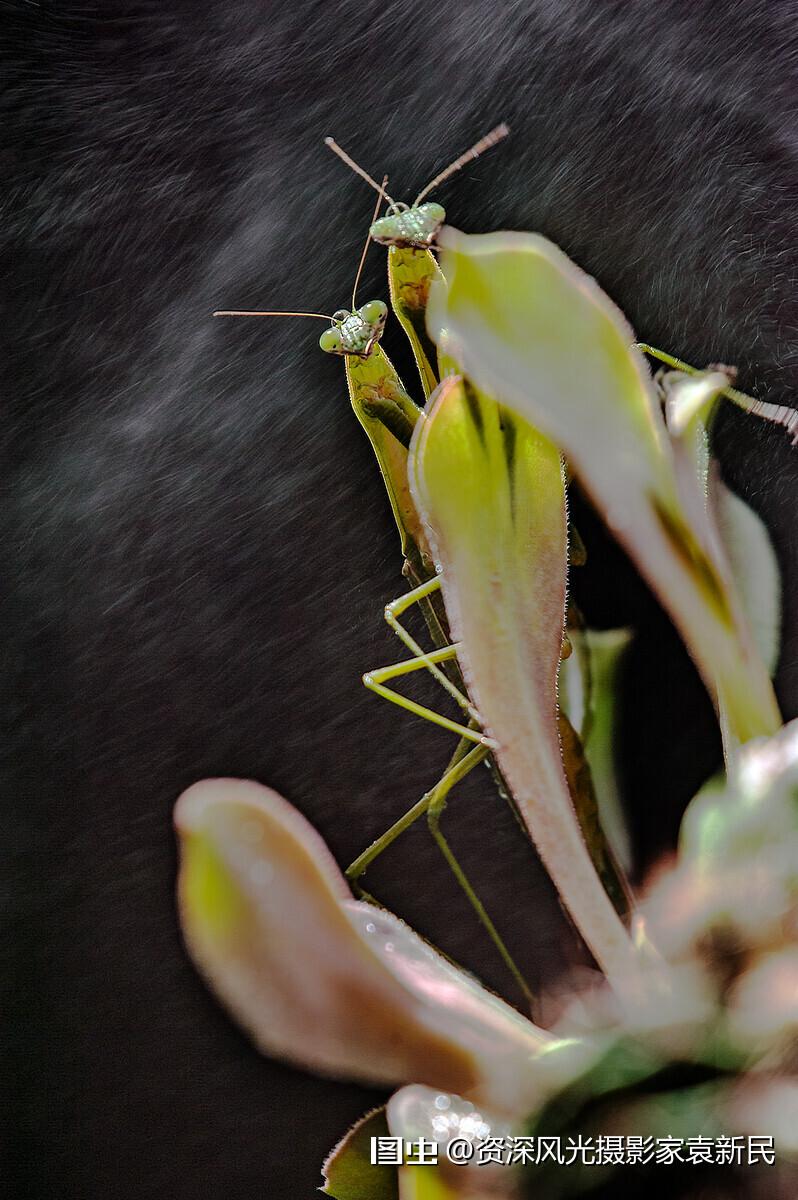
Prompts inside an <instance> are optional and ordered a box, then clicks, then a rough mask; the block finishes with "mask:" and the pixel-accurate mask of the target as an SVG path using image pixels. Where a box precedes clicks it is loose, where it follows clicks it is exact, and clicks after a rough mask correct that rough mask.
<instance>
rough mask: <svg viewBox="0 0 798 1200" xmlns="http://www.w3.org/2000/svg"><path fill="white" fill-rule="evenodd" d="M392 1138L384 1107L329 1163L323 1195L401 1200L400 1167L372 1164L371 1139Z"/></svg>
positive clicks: (354, 1130) (349, 1136)
mask: <svg viewBox="0 0 798 1200" xmlns="http://www.w3.org/2000/svg"><path fill="white" fill-rule="evenodd" d="M388 1135H389V1130H388V1122H387V1120H386V1117H385V1109H384V1108H377V1109H375V1110H374V1111H373V1112H370V1113H367V1114H366V1116H365V1117H362V1118H361V1119H360V1120H359V1121H358V1122H357V1124H355V1125H353V1126H352V1128H351V1129H350V1130H349V1132H348V1133H347V1134H346V1135H345V1137H343V1138H342V1139H341V1141H340V1142H339V1143H338V1145H337V1146H336V1147H335V1149H334V1150H333V1151H332V1152H331V1154H330V1155H329V1157H328V1159H327V1161H326V1162H325V1164H324V1187H323V1188H321V1191H322V1193H323V1194H324V1195H325V1196H334V1197H335V1200H399V1180H398V1175H397V1171H396V1168H395V1167H381V1166H374V1165H372V1163H371V1139H372V1138H376V1137H387V1136H388Z"/></svg>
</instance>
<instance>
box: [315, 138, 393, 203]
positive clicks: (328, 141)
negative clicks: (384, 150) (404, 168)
mask: <svg viewBox="0 0 798 1200" xmlns="http://www.w3.org/2000/svg"><path fill="white" fill-rule="evenodd" d="M324 145H325V146H329V147H330V149H331V150H332V152H333V154H337V155H338V157H339V158H340V159H341V160H342V161H343V162H345V163H346V165H347V166H348V167H350V168H351V170H353V171H354V172H355V174H356V175H359V176H360V178H361V179H365V181H366V183H368V184H370V185H371V187H373V188H374V190H375V192H380V194H381V195H383V196H384V197H385V199H386V200H387V201H388V203H389V204H390V205H392V207H393V208H396V207H397V205H396V201H395V200H394V199H393V198H392V197H391V196H389V195H388V193H387V192H386V191H385V186H384V184H385V181H387V176H386V180H385V181H383V187H380V185H379V184H378V183H377V181H376V179H372V178H371V176H370V175H369V173H368V171H364V170H363V168H362V167H359V166H358V164H357V163H356V162H355V160H354V159H353V158H350V156H349V155H348V154H347V152H346V150H342V149H341V147H340V146H339V145H338V143H337V142H336V140H335V138H332V137H326V138H325V139H324Z"/></svg>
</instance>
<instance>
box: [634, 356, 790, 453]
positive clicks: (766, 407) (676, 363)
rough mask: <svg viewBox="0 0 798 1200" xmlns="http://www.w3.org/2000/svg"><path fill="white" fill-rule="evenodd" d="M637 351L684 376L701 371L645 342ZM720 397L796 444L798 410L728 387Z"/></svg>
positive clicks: (722, 390) (723, 389)
mask: <svg viewBox="0 0 798 1200" xmlns="http://www.w3.org/2000/svg"><path fill="white" fill-rule="evenodd" d="M637 345H638V349H640V350H642V351H643V353H644V354H648V355H650V357H651V358H656V359H658V360H659V362H663V363H665V364H666V365H667V366H669V367H673V368H674V370H676V371H684V373H685V374H686V375H700V374H701V371H700V369H699V368H698V367H691V366H690V364H689V363H686V362H682V360H681V359H680V358H675V357H674V355H672V354H666V352H665V351H664V350H657V349H656V348H655V347H654V346H648V345H647V344H646V343H645V342H638V343H637ZM721 395H722V396H726V398H727V399H728V400H731V401H732V403H733V404H736V405H737V406H738V407H739V408H742V409H744V410H745V412H748V413H751V415H752V416H755V417H761V418H762V419H763V420H765V421H770V422H772V423H773V424H774V425H781V426H782V428H783V429H786V430H787V433H789V434H791V435H792V445H793V446H795V445H797V444H798V410H796V409H794V408H787V406H786V405H784V404H768V402H767V401H766V400H756V399H755V398H754V397H753V396H749V395H748V393H747V392H741V391H740V390H739V388H736V387H732V386H731V384H729V386H728V387H725V388H722V389H721Z"/></svg>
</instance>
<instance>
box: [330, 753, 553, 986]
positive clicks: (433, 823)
mask: <svg viewBox="0 0 798 1200" xmlns="http://www.w3.org/2000/svg"><path fill="white" fill-rule="evenodd" d="M467 745H468V742H467V740H466V739H465V738H461V740H460V742H459V743H458V746H457V749H456V750H455V752H454V754H453V755H452V758H451V759H450V761H449V764H448V766H447V768H446V771H445V772H444V774H443V775H442V776H441V778H440V779H439V780H438V782H437V783H436V784H435V786H434V787H433V788H431V789H430V790H429V791H428V792H425V793H424V795H423V796H422V797H421V799H420V800H419V801H418V802H417V803H416V804H414V805H413V807H412V808H411V809H409V810H408V811H407V812H406V813H405V814H404V816H402V817H400V818H399V820H398V821H395V822H394V824H393V825H392V826H391V828H390V829H388V830H387V831H386V832H385V833H384V834H382V836H381V837H379V838H377V839H376V840H375V841H374V842H372V843H371V845H370V846H369V847H368V848H367V849H366V850H364V851H363V853H362V854H361V855H359V857H358V858H356V859H355V861H354V862H353V863H352V864H351V866H349V867H348V868H347V871H346V876H347V879H348V880H349V881H350V883H351V884H352V885H353V887H354V888H355V889H356V890H357V893H358V895H359V896H360V897H361V898H362V899H365V900H368V901H370V902H371V903H378V901H375V899H374V897H373V896H372V895H370V894H369V893H368V892H366V891H365V890H364V889H363V888H362V887H361V886H360V884H359V882H358V881H359V879H360V878H361V877H362V876H363V875H364V874H365V872H366V870H367V869H368V867H369V866H370V865H371V864H372V863H373V862H374V860H375V859H376V858H378V857H379V855H380V854H382V853H383V851H384V850H387V848H388V847H389V846H390V845H391V844H392V843H393V842H394V841H395V840H396V839H397V838H398V837H399V835H400V834H402V833H404V831H405V830H406V829H409V828H410V826H411V825H412V824H413V823H414V822H415V821H416V820H418V818H419V817H420V816H421V815H422V813H424V812H426V813H427V822H428V825H429V829H430V832H431V834H432V836H433V837H434V839H435V841H436V842H437V844H438V848H439V849H440V851H441V853H442V854H443V857H444V858H445V859H446V862H447V864H448V866H449V869H450V870H451V872H452V874H453V875H454V877H455V879H456V880H457V882H458V883H459V884H460V887H461V888H462V889H463V891H464V892H465V895H466V898H467V899H468V902H469V903H470V905H471V907H472V908H473V909H474V912H475V913H476V915H477V918H478V919H479V921H480V922H481V923H482V925H483V926H484V928H485V930H486V932H487V934H488V937H489V938H490V939H491V941H492V942H493V944H494V946H495V947H496V949H497V950H498V952H499V954H500V955H501V958H502V961H503V962H504V963H505V965H506V967H507V969H508V970H509V972H510V974H511V975H512V977H513V979H514V980H515V981H516V983H517V984H518V986H519V988H520V989H521V991H522V992H523V994H524V996H525V997H526V998H527V1000H529V1002H530V1003H531V1002H532V999H533V997H532V993H531V991H530V989H529V985H528V984H527V982H526V980H525V979H524V977H523V975H522V974H521V971H520V970H519V967H518V965H517V963H516V962H515V960H514V959H513V957H512V955H511V954H510V951H509V950H508V949H507V946H506V945H505V943H504V941H503V939H502V937H501V934H500V933H499V931H498V929H497V928H496V926H495V925H494V923H493V921H492V920H491V919H490V917H489V916H488V913H487V911H486V909H485V906H484V904H483V903H482V901H481V900H480V899H479V897H478V896H477V894H476V892H475V891H474V889H473V887H472V886H471V884H470V883H469V880H468V877H467V875H466V873H465V871H464V870H463V868H462V867H461V866H460V863H459V862H458V861H457V859H456V857H455V855H454V852H453V851H452V849H451V847H450V846H449V843H448V842H447V841H446V838H445V837H444V836H443V834H442V833H441V831H440V828H439V824H440V818H441V814H442V813H443V810H444V808H445V807H446V798H447V796H448V795H449V793H450V791H451V790H452V788H453V787H454V786H455V784H456V783H459V781H460V780H461V779H464V778H465V776H466V775H468V774H469V772H470V771H472V770H473V769H474V767H476V766H477V765H478V764H479V763H481V762H483V761H484V759H485V758H486V757H487V755H488V753H489V751H488V747H487V746H472V747H471V749H470V750H468V751H467V752H466V746H467Z"/></svg>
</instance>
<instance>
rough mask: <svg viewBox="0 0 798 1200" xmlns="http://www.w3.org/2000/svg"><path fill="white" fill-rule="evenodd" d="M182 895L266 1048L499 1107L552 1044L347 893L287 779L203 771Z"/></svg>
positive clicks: (189, 931)
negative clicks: (279, 783)
mask: <svg viewBox="0 0 798 1200" xmlns="http://www.w3.org/2000/svg"><path fill="white" fill-rule="evenodd" d="M175 824H176V826H177V830H178V833H179V837H180V852H181V863H180V875H179V881H178V896H179V904H180V914H181V918H182V925H183V932H184V935H185V939H186V943H187V946H188V948H189V950H190V952H191V955H192V957H193V958H194V960H195V962H196V963H197V965H198V967H199V968H200V970H201V972H202V973H203V975H204V976H205V977H206V979H207V980H208V981H209V982H210V984H211V985H212V986H213V988H214V990H215V991H216V993H217V994H218V996H219V997H220V998H221V999H222V1000H223V1001H224V1003H225V1004H226V1005H227V1007H228V1008H229V1009H230V1011H231V1012H232V1013H233V1015H234V1016H235V1017H236V1018H237V1020H238V1021H240V1023H241V1024H242V1025H243V1026H244V1027H245V1028H246V1029H247V1030H248V1031H249V1033H250V1034H251V1036H252V1038H253V1039H254V1041H255V1042H256V1044H257V1045H258V1046H259V1047H260V1048H261V1049H262V1050H263V1051H265V1052H266V1053H268V1054H272V1055H278V1056H280V1057H282V1058H287V1059H289V1060H291V1061H293V1062H296V1063H299V1064H301V1065H303V1066H305V1067H308V1068H310V1069H312V1070H314V1071H320V1072H323V1073H329V1074H332V1075H336V1076H342V1077H349V1078H356V1079H361V1080H364V1081H367V1082H371V1083H380V1084H395V1083H404V1082H419V1083H425V1084H428V1085H430V1086H431V1087H439V1088H443V1089H445V1090H447V1091H455V1092H457V1093H459V1094H460V1095H463V1096H466V1097H468V1098H469V1099H472V1100H474V1101H475V1102H481V1103H490V1104H492V1105H494V1106H498V1107H500V1108H501V1109H502V1110H503V1111H504V1110H505V1109H509V1110H510V1111H517V1110H518V1109H519V1108H520V1110H521V1111H523V1110H524V1109H525V1108H526V1107H529V1106H531V1105H532V1103H533V1102H534V1101H535V1098H536V1096H537V1095H538V1092H539V1088H538V1086H537V1084H536V1082H535V1079H534V1073H533V1072H531V1071H530V1069H529V1068H530V1063H531V1061H532V1059H533V1057H534V1055H535V1054H536V1053H537V1052H538V1051H539V1050H540V1049H541V1047H543V1046H545V1045H547V1044H548V1043H549V1042H550V1040H551V1039H550V1038H549V1036H548V1035H547V1034H544V1033H543V1032H542V1031H540V1030H538V1029H536V1028H535V1026H533V1025H532V1024H531V1023H530V1022H529V1021H527V1020H526V1019H525V1018H523V1017H521V1016H520V1014H518V1013H517V1012H515V1010H514V1009H512V1008H510V1007H509V1005H507V1004H504V1003H503V1002H502V1001H500V1000H498V999H497V998H496V997H494V996H492V995H491V994H490V993H488V992H486V991H485V990H484V989H483V988H482V987H480V985H479V984H477V983H476V982H474V981H473V980H472V979H471V978H470V977H469V976H468V975H466V974H465V972H463V971H460V970H458V969H457V968H455V967H453V966H452V965H451V964H450V963H448V962H447V961H446V960H445V959H444V958H442V957H441V955H439V954H438V953H436V951H434V950H433V949H432V948H431V947H430V946H428V945H427V944H426V943H425V942H424V941H422V939H421V938H419V937H418V936H417V935H416V934H415V933H413V932H412V930H410V929H409V928H408V927H407V926H406V925H404V924H403V922H401V921H400V920H398V918H396V917H394V916H393V915H392V914H390V913H386V912H384V911H383V910H381V909H377V908H374V907H373V906H371V905H368V904H364V903H360V902H357V901H354V900H352V899H351V897H350V894H349V891H348V888H347V885H346V882H345V880H344V878H343V876H342V874H341V873H340V871H339V870H338V867H337V866H336V864H335V862H334V860H333V859H332V857H331V855H330V853H329V851H328V850H327V848H326V846H325V845H324V843H323V841H322V840H321V838H320V837H319V835H318V834H317V833H316V832H315V830H314V829H313V828H312V827H311V826H310V825H309V824H308V822H307V821H306V820H305V819H304V817H302V816H301V814H300V813H298V812H297V811H296V810H295V809H294V808H292V807H291V805H289V804H288V803H287V802H286V801H285V800H283V799H282V798H281V797H280V796H278V795H277V793H276V792H273V791H271V790H270V789H268V788H265V787H261V786H260V785H259V784H256V783H250V782H245V781H242V780H234V779H218V780H206V781H204V782H202V783H198V784H195V785H194V786H193V787H191V788H189V789H188V791H186V792H184V793H183V795H182V796H181V797H180V799H179V801H178V803H177V807H176V810H175Z"/></svg>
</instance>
